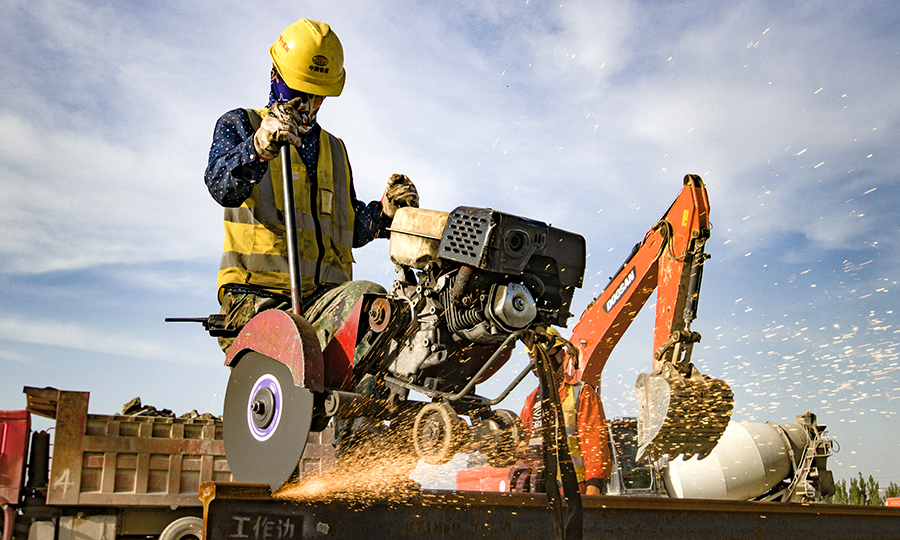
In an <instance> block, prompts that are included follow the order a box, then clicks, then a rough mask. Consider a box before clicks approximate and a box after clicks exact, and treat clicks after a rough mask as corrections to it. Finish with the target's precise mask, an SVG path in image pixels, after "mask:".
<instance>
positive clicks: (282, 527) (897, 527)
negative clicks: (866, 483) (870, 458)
mask: <svg viewBox="0 0 900 540" xmlns="http://www.w3.org/2000/svg"><path fill="white" fill-rule="evenodd" d="M265 487H266V486H254V485H246V484H244V485H236V486H233V485H228V484H206V485H204V486H203V488H202V490H201V497H202V498H203V500H204V503H205V507H204V538H205V540H225V539H246V540H301V539H307V538H310V539H311V538H330V539H332V540H343V539H356V538H360V537H365V538H366V539H367V540H379V539H386V540H407V539H408V540H412V539H419V538H435V537H437V538H466V539H468V538H485V539H488V538H489V539H496V540H513V539H528V540H533V539H536V538H553V537H555V532H554V530H553V520H552V518H551V515H550V511H549V510H548V508H547V500H546V496H545V495H535V494H526V493H474V492H468V493H467V492H452V491H423V492H421V493H419V494H417V495H415V496H413V497H410V498H408V499H404V500H396V499H394V500H389V499H384V500H380V499H373V498H372V497H360V498H357V499H353V500H333V501H306V502H303V503H298V502H291V501H287V500H279V499H274V498H271V497H267V496H266V493H267V490H265ZM803 537H807V538H816V540H832V539H833V540H882V539H900V510H898V509H893V508H886V507H866V506H836V505H801V504H786V503H761V502H735V501H705V500H679V499H663V498H649V497H648V498H638V497H634V498H631V497H601V496H597V497H585V498H584V538H585V539H586V540H591V539H624V540H629V539H635V540H637V539H641V540H645V539H647V538H665V539H666V540H680V539H691V540H705V539H716V540H720V539H733V540H744V539H746V540H755V539H759V538H766V539H770V540H777V539H782V538H783V539H790V540H796V539H797V538H803Z"/></svg>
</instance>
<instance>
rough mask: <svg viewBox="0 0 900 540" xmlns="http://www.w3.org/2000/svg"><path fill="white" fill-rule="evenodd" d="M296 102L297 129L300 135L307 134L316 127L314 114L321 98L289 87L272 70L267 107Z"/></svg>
mask: <svg viewBox="0 0 900 540" xmlns="http://www.w3.org/2000/svg"><path fill="white" fill-rule="evenodd" d="M295 99H296V100H297V101H296V102H295V103H296V110H297V112H298V113H299V118H298V122H297V124H298V126H297V127H298V128H299V129H300V133H307V132H308V131H309V130H311V129H312V128H313V126H315V125H316V114H317V113H318V112H319V107H321V106H322V102H323V101H325V98H324V97H323V96H315V95H313V94H307V93H306V92H300V91H299V90H294V89H293V88H291V87H289V86H288V85H287V84H286V83H285V82H284V80H283V79H282V78H281V76H280V75H279V74H278V72H277V71H276V70H275V68H274V67H273V68H272V84H271V90H270V91H269V107H271V106H272V105H274V104H275V103H287V102H289V101H293V100H295Z"/></svg>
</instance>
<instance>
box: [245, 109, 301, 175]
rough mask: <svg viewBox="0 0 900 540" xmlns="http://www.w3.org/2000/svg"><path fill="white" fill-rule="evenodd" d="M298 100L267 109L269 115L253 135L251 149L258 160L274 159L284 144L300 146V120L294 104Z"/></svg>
mask: <svg viewBox="0 0 900 540" xmlns="http://www.w3.org/2000/svg"><path fill="white" fill-rule="evenodd" d="M299 99H300V98H296V99H294V100H292V101H289V102H287V103H275V104H274V105H272V106H271V107H269V113H268V114H266V117H265V118H263V119H262V122H261V123H260V125H259V129H257V130H256V134H254V135H253V147H254V148H255V149H256V153H257V154H258V155H259V157H260V158H262V159H264V160H266V161H270V160H273V159H275V158H276V157H277V156H278V150H279V149H280V148H281V146H282V145H283V144H285V143H287V144H290V145H292V146H300V129H299V128H298V127H297V126H298V125H299V120H300V118H299V113H298V112H297V109H296V106H297V105H296V103H295V102H297V101H298V100H299Z"/></svg>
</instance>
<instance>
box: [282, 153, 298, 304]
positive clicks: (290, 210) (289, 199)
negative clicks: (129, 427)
mask: <svg viewBox="0 0 900 540" xmlns="http://www.w3.org/2000/svg"><path fill="white" fill-rule="evenodd" d="M281 181H282V183H283V185H284V227H285V232H286V234H287V245H288V249H287V255H288V275H290V278H291V311H292V312H293V313H294V314H295V315H303V289H302V288H301V285H300V257H299V251H298V247H297V213H296V211H295V210H294V208H295V207H294V176H293V169H292V168H291V145H290V144H284V145H282V146H281Z"/></svg>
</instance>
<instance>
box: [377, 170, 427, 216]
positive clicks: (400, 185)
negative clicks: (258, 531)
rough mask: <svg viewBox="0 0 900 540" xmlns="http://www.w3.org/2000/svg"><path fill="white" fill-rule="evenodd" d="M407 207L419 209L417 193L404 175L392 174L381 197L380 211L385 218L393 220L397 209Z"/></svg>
mask: <svg viewBox="0 0 900 540" xmlns="http://www.w3.org/2000/svg"><path fill="white" fill-rule="evenodd" d="M407 206H411V207H412V208H418V207H419V192H418V191H416V186H414V185H413V183H412V180H410V179H409V177H407V176H406V175H405V174H392V175H391V178H390V179H389V180H388V185H387V188H385V190H384V196H382V197H381V208H382V211H383V212H384V215H386V216H387V217H389V218H393V217H394V214H395V213H396V212H397V209H398V208H404V207H407Z"/></svg>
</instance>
